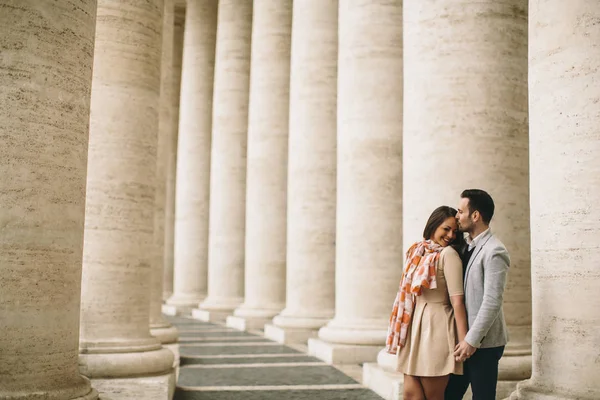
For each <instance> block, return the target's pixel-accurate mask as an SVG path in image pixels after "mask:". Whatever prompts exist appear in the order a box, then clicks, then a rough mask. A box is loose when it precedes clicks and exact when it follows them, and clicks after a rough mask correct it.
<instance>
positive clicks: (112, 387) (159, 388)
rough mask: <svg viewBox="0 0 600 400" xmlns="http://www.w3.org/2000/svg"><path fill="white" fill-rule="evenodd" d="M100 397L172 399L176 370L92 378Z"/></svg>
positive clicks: (152, 399)
mask: <svg viewBox="0 0 600 400" xmlns="http://www.w3.org/2000/svg"><path fill="white" fill-rule="evenodd" d="M92 385H93V386H94V387H95V388H96V389H97V390H98V392H99V393H100V399H110V400H139V399H144V400H171V399H172V398H173V395H174V394H175V371H174V370H173V371H171V372H169V373H167V374H163V375H158V376H148V377H137V378H110V379H101V378H99V379H92Z"/></svg>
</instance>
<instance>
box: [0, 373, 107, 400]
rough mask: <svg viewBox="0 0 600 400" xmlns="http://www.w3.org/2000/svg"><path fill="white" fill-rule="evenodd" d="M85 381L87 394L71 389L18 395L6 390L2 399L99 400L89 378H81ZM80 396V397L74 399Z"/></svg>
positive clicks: (2, 392)
mask: <svg viewBox="0 0 600 400" xmlns="http://www.w3.org/2000/svg"><path fill="white" fill-rule="evenodd" d="M81 378H82V379H84V380H85V382H86V386H87V389H84V392H83V393H85V390H87V391H88V393H87V394H84V395H80V394H81V390H79V389H77V388H70V389H59V390H56V391H51V392H47V391H44V392H25V391H22V390H19V391H18V392H17V393H14V392H6V391H4V390H0V399H3V400H4V399H5V400H31V399H69V400H98V392H97V391H96V389H94V388H91V387H90V382H89V380H88V379H87V378H85V377H81ZM72 396H78V397H72Z"/></svg>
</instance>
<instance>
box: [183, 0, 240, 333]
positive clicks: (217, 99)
mask: <svg viewBox="0 0 600 400" xmlns="http://www.w3.org/2000/svg"><path fill="white" fill-rule="evenodd" d="M218 26H219V29H218V31H217V50H216V60H215V78H214V80H215V82H214V95H213V96H214V98H213V121H212V124H213V127H212V148H211V170H210V228H209V232H210V233H209V256H208V297H207V298H206V300H205V301H204V302H203V303H201V304H200V309H195V310H194V311H193V315H194V317H195V318H198V319H202V320H205V321H215V320H216V321H218V320H221V321H223V320H225V317H226V316H228V315H231V313H232V312H233V310H234V309H235V308H236V307H237V306H239V305H240V304H241V303H242V301H243V300H244V237H245V215H246V212H245V210H246V143H247V131H248V93H249V82H250V37H251V35H252V1H251V0H220V1H219V15H218Z"/></svg>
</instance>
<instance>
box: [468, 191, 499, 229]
mask: <svg viewBox="0 0 600 400" xmlns="http://www.w3.org/2000/svg"><path fill="white" fill-rule="evenodd" d="M460 197H462V198H463V199H469V214H473V213H474V212H475V211H479V214H481V219H482V220H483V222H484V223H485V224H486V225H489V223H490V221H491V220H492V217H493V216H494V209H495V206H494V200H493V199H492V196H490V195H489V194H488V193H487V192H486V191H485V190H481V189H467V190H464V191H463V192H462V193H461V194H460Z"/></svg>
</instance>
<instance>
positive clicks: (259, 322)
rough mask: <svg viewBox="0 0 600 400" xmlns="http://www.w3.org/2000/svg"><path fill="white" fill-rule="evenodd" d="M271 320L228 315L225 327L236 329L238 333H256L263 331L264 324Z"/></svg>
mask: <svg viewBox="0 0 600 400" xmlns="http://www.w3.org/2000/svg"><path fill="white" fill-rule="evenodd" d="M271 319H272V318H265V317H239V316H236V315H230V316H229V317H227V319H226V322H225V325H227V326H228V327H229V328H233V329H237V330H238V331H244V332H246V331H258V330H263V329H264V326H265V324H266V323H268V322H270V321H271Z"/></svg>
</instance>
